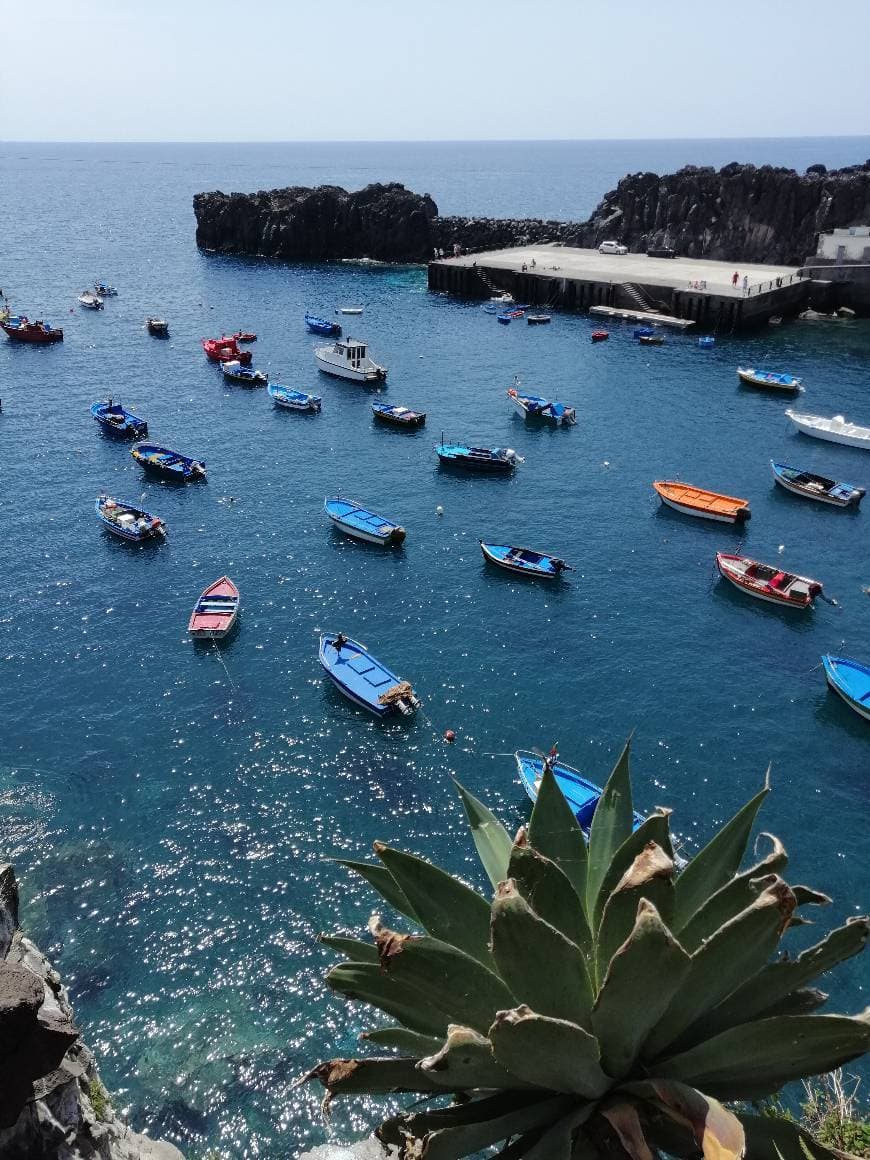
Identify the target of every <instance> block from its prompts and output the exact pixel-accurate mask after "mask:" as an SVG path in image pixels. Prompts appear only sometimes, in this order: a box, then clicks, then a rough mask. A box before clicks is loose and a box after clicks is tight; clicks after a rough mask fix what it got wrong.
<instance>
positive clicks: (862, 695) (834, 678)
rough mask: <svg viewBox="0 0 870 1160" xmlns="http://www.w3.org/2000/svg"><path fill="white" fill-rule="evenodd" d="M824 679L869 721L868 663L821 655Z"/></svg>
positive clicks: (869, 686)
mask: <svg viewBox="0 0 870 1160" xmlns="http://www.w3.org/2000/svg"><path fill="white" fill-rule="evenodd" d="M822 665H823V667H824V670H825V680H826V681H827V682H828V684H829V685H830V687H831V688H832V689H833V690H834V692H835V693H837V694H839V696H841V697H842V698H843V700H844V701H845V702H846V704H847V705H848V706H849V708H850V709H854V710H855V712H856V713H857V714H858V715H859V716H860V717H864V718H865V719H866V720H867V721H870V665H862V664H861V662H860V661H853V660H849V658H848V657H835V656H830V655H828V654H826V655H825V656H823V657H822Z"/></svg>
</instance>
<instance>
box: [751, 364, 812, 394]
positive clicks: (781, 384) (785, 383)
mask: <svg viewBox="0 0 870 1160" xmlns="http://www.w3.org/2000/svg"><path fill="white" fill-rule="evenodd" d="M737 377H738V379H740V381H741V383H745V385H746V386H747V387H761V389H762V390H767V391H787V392H789V393H790V394H794V393H795V392H796V391H801V390H803V386H802V380H801V379H799V378H797V377H796V376H795V375H789V374H786V373H784V372H780V371H764V370H759V368H758V367H738V368H737Z"/></svg>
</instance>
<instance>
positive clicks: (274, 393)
mask: <svg viewBox="0 0 870 1160" xmlns="http://www.w3.org/2000/svg"><path fill="white" fill-rule="evenodd" d="M266 390H267V391H268V393H269V398H270V399H271V400H272V402H273V403H275V405H276V406H278V407H286V408H287V410H288V411H311V412H316V411H319V410H320V407H321V404H322V402H323V400H322V399H321V397H320V395H309V394H306V392H305V391H297V390H294V388H293V387H284V386H282V385H281V384H280V383H269V385H268V387H267V388H266Z"/></svg>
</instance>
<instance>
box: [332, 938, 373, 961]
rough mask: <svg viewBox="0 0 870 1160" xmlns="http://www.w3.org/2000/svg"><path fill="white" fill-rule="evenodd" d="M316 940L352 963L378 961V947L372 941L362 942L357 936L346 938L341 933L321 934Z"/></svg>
mask: <svg viewBox="0 0 870 1160" xmlns="http://www.w3.org/2000/svg"><path fill="white" fill-rule="evenodd" d="M317 941H318V942H320V943H323V945H324V946H325V947H329V948H330V949H331V950H334V951H338V953H339V954H340V955H344V957H345V958H346V959H350V960H351V962H354V963H376V962H377V961H378V949H377V947H376V946H375V945H374V943H367V942H363V941H362V940H361V939H358V938H347V937H346V936H345V935H341V934H321V935H319V936H318V939H317Z"/></svg>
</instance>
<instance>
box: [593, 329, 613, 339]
mask: <svg viewBox="0 0 870 1160" xmlns="http://www.w3.org/2000/svg"><path fill="white" fill-rule="evenodd" d="M589 337H590V338H591V339H592V341H593V342H606V341H607V339H608V338H610V331H609V330H593V331H592V334H591V335H590V336H589Z"/></svg>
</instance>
